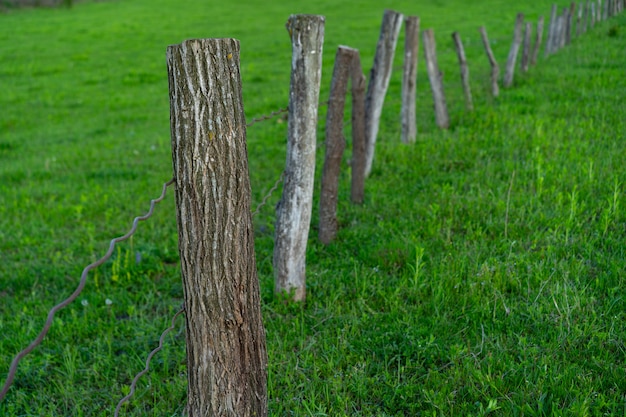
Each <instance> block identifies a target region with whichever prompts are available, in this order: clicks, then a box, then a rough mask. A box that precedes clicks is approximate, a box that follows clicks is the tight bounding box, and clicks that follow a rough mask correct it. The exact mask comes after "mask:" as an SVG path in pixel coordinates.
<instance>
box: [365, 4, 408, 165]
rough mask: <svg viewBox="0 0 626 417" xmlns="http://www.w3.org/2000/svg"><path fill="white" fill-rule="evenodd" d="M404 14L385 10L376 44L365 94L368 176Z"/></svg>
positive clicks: (366, 163)
mask: <svg viewBox="0 0 626 417" xmlns="http://www.w3.org/2000/svg"><path fill="white" fill-rule="evenodd" d="M403 17H404V16H403V15H402V13H398V12H395V11H393V10H385V14H384V15H383V23H382V26H381V28H380V37H379V39H378V44H377V45H376V55H375V56H374V65H373V66H372V70H371V72H370V79H369V83H368V86H367V93H366V96H365V146H366V147H365V176H366V177H367V176H368V175H369V174H370V172H371V171H372V163H373V162H374V151H375V149H376V137H377V135H378V127H379V124H380V116H381V114H382V111H383V102H384V101H385V93H386V92H387V88H388V87H389V80H390V79H391V70H392V66H393V56H394V54H395V51H396V43H397V42H398V36H399V34H400V29H401V28H402V19H403Z"/></svg>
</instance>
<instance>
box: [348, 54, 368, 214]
mask: <svg viewBox="0 0 626 417" xmlns="http://www.w3.org/2000/svg"><path fill="white" fill-rule="evenodd" d="M350 80H351V82H352V184H351V189H350V199H351V200H352V202H353V203H355V204H361V203H363V197H364V194H365V75H363V70H362V69H361V58H360V57H359V51H357V50H355V54H354V56H353V57H352V64H351V65H350Z"/></svg>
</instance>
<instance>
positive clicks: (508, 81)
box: [503, 13, 524, 87]
mask: <svg viewBox="0 0 626 417" xmlns="http://www.w3.org/2000/svg"><path fill="white" fill-rule="evenodd" d="M523 25H524V14H523V13H518V14H517V18H516V19H515V33H514V35H513V44H512V45H511V50H510V51H509V57H508V58H507V60H506V69H505V71H504V83H503V84H504V86H505V87H510V86H512V85H513V74H514V73H515V61H516V60H517V54H518V52H519V48H520V44H521V43H522V27H523Z"/></svg>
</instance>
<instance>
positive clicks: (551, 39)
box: [545, 4, 558, 56]
mask: <svg viewBox="0 0 626 417" xmlns="http://www.w3.org/2000/svg"><path fill="white" fill-rule="evenodd" d="M557 7H558V6H557V5H556V4H553V5H552V9H551V11H550V23H549V24H548V40H547V41H546V49H545V56H548V55H550V54H552V53H553V52H554V49H555V47H554V45H555V39H556V35H555V32H556V24H557V23H556V20H557V16H556V13H557Z"/></svg>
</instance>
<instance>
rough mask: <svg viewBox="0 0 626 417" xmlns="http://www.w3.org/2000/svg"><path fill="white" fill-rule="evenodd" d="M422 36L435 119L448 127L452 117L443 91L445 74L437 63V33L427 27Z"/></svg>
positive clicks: (442, 125) (444, 126)
mask: <svg viewBox="0 0 626 417" xmlns="http://www.w3.org/2000/svg"><path fill="white" fill-rule="evenodd" d="M422 37H423V40H422V42H423V43H424V56H425V57H426V69H427V70H428V78H429V80H430V87H431V89H432V91H433V101H434V102H435V120H436V122H437V126H439V127H440V128H442V129H447V128H448V127H449V126H450V119H449V117H448V108H447V106H446V97H445V95H444V91H443V82H442V78H443V74H442V73H441V71H440V70H439V64H438V63H437V51H436V45H435V33H434V32H433V30H432V29H427V30H425V31H424V32H423V33H422Z"/></svg>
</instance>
